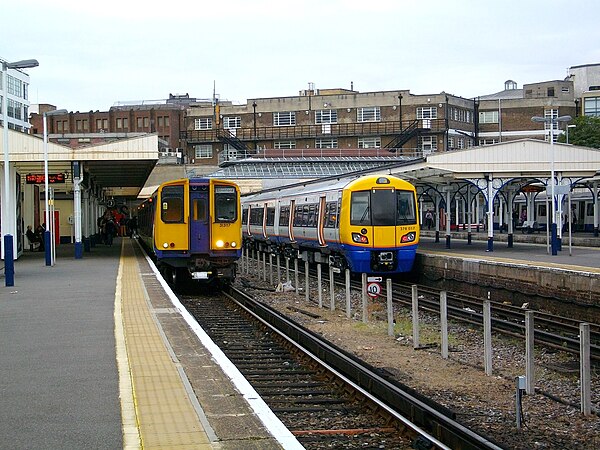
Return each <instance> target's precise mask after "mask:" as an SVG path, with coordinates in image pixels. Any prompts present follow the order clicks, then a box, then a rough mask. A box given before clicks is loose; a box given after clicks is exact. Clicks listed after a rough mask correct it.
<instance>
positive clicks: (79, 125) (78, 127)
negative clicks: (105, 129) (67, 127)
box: [75, 119, 89, 131]
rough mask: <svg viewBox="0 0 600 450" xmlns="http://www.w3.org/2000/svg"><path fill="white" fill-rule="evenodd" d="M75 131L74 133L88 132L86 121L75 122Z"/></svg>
mask: <svg viewBox="0 0 600 450" xmlns="http://www.w3.org/2000/svg"><path fill="white" fill-rule="evenodd" d="M75 130H76V131H88V130H89V128H88V121H87V119H83V120H76V121H75Z"/></svg>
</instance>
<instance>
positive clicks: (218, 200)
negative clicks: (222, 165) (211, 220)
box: [215, 186, 238, 222]
mask: <svg viewBox="0 0 600 450" xmlns="http://www.w3.org/2000/svg"><path fill="white" fill-rule="evenodd" d="M237 204H238V201H237V193H236V190H235V188H234V187H233V186H215V220H216V221H217V222H235V221H236V219H237Z"/></svg>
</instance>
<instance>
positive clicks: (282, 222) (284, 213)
mask: <svg viewBox="0 0 600 450" xmlns="http://www.w3.org/2000/svg"><path fill="white" fill-rule="evenodd" d="M289 223H290V207H289V206H282V207H281V208H279V226H280V227H287V226H288V224H289Z"/></svg>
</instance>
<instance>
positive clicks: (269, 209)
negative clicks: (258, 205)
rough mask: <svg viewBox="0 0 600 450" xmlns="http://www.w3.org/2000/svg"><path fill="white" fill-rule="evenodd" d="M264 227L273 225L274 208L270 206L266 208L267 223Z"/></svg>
mask: <svg viewBox="0 0 600 450" xmlns="http://www.w3.org/2000/svg"><path fill="white" fill-rule="evenodd" d="M265 225H267V226H268V227H272V226H273V225H275V208H274V207H272V206H269V207H267V221H266V222H265Z"/></svg>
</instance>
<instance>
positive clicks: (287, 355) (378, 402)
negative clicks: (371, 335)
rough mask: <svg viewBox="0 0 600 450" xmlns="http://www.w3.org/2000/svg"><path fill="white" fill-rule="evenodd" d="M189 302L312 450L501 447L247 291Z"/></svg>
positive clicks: (204, 325) (231, 291)
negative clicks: (432, 446)
mask: <svg viewBox="0 0 600 450" xmlns="http://www.w3.org/2000/svg"><path fill="white" fill-rule="evenodd" d="M181 301H182V303H183V304H184V305H185V306H186V307H187V308H188V310H189V311H190V313H191V314H193V315H194V317H195V318H196V320H197V321H198V322H199V324H200V325H201V326H202V328H203V329H204V330H205V331H206V332H207V333H208V334H209V335H210V336H211V338H212V339H213V341H214V342H215V343H216V344H217V345H219V347H221V349H222V350H223V352H224V353H225V354H226V355H227V356H228V358H229V359H230V360H231V361H232V362H233V363H234V364H235V365H236V366H237V367H238V369H239V370H240V372H241V373H242V374H243V375H244V376H245V378H246V379H247V380H248V381H249V382H250V383H251V384H252V385H253V387H254V388H255V389H256V391H257V392H258V393H259V394H260V395H261V397H262V398H263V399H264V400H265V402H266V403H267V404H268V405H269V406H270V407H271V409H272V410H273V411H274V413H275V414H276V415H277V416H278V417H279V418H280V420H281V421H282V422H283V423H284V424H285V425H286V426H287V427H288V428H289V429H290V430H291V431H292V433H294V434H295V435H296V437H297V439H298V440H299V441H300V442H301V443H302V445H304V446H305V447H306V448H308V449H321V448H411V446H412V445H418V444H416V442H417V441H419V440H420V442H421V445H425V444H427V443H434V444H435V447H436V448H460V449H476V448H477V449H485V448H500V447H498V446H497V445H495V444H494V443H493V442H491V441H489V440H488V439H486V438H485V437H482V436H479V435H477V434H476V433H474V432H472V431H470V430H469V429H467V428H465V427H463V426H462V425H461V424H460V423H458V422H456V421H455V420H454V419H453V417H452V414H451V412H450V411H448V410H446V409H445V408H443V407H440V406H437V405H435V404H433V403H431V402H429V403H428V401H427V399H425V398H419V396H418V394H414V393H411V392H407V390H406V389H405V388H404V387H403V386H402V385H401V384H399V383H398V382H395V381H393V380H390V379H386V378H384V377H383V376H381V375H379V374H378V373H377V371H376V370H375V369H374V368H372V367H370V366H368V365H365V364H364V363H362V362H361V361H360V360H358V359H357V358H355V357H353V356H352V355H349V354H347V353H345V352H344V351H342V350H341V349H339V348H337V347H336V346H334V345H332V344H331V343H329V342H327V341H325V340H323V339H322V338H321V337H319V336H318V335H316V334H314V333H312V332H310V331H309V330H306V329H305V328H303V327H301V326H300V325H298V324H296V323H295V322H293V321H291V320H289V319H288V318H286V317H285V316H283V315H281V314H280V313H278V312H277V311H275V310H273V309H271V308H269V307H267V306H266V305H264V304H261V303H259V302H256V301H255V300H253V299H252V298H250V297H249V296H248V295H247V294H245V293H243V292H240V291H238V290H236V289H233V288H230V289H229V290H228V296H227V297H225V296H221V297H218V298H215V297H214V296H213V297H210V298H206V297H190V296H185V297H183V298H182V300H181ZM416 448H428V447H416Z"/></svg>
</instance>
